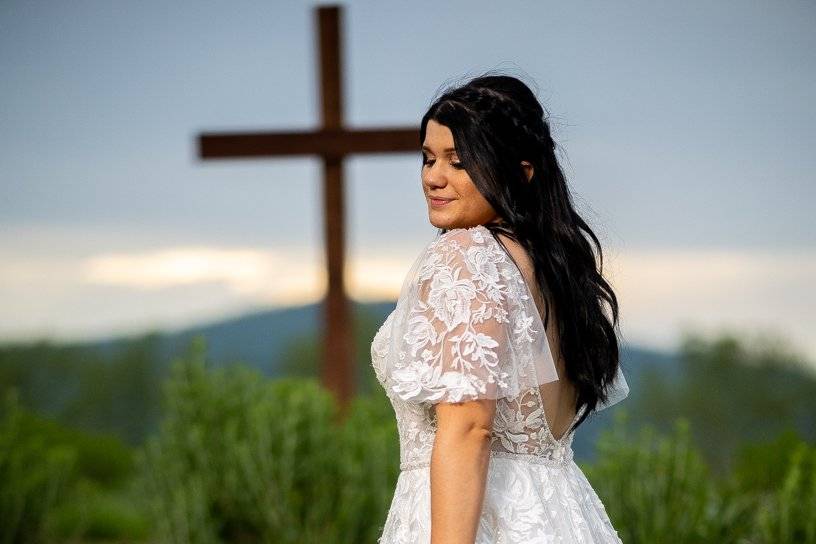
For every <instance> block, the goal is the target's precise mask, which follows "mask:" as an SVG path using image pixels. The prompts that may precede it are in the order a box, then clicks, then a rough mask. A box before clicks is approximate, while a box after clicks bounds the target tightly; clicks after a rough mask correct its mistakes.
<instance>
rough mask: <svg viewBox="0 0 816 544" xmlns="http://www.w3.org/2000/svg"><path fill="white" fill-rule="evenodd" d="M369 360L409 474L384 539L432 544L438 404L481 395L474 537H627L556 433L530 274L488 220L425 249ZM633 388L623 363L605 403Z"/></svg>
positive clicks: (550, 364) (551, 375)
mask: <svg viewBox="0 0 816 544" xmlns="http://www.w3.org/2000/svg"><path fill="white" fill-rule="evenodd" d="M371 361H372V366H373V367H374V371H375V374H376V376H377V380H378V381H379V382H380V384H381V385H382V386H383V388H384V390H385V392H386V394H387V396H388V398H389V400H390V401H391V404H392V406H393V407H394V412H395V416H396V419H397V426H398V431H399V440H400V469H401V473H400V476H399V479H398V481H397V488H396V490H395V493H394V498H393V500H392V504H391V509H390V511H389V514H388V517H387V520H386V522H385V525H384V527H383V532H382V535H381V538H380V540H379V542H380V543H382V544H386V543H392V542H406V543H408V542H410V543H412V544H417V543H425V542H429V540H430V494H429V490H430V480H429V470H428V469H429V466H430V456H431V450H432V448H433V443H434V436H435V434H436V428H437V427H436V411H435V410H434V404H436V403H438V402H460V401H467V400H474V399H495V400H496V415H495V418H494V423H493V429H492V433H491V443H490V455H491V461H490V466H489V469H488V482H487V484H488V485H487V493H486V496H485V502H484V507H483V511H482V517H481V519H480V528H479V537H478V538H477V542H505V543H515V542H619V539H618V538H617V534H616V533H615V531H614V529H613V528H612V525H611V523H610V522H609V519H608V518H607V516H606V512H605V510H604V508H603V505H602V504H601V501H600V500H599V499H598V497H597V495H595V492H594V490H593V489H592V488H591V486H590V485H589V482H587V480H586V478H585V477H584V475H583V473H582V472H581V471H580V469H579V468H578V466H577V465H576V464H575V463H574V461H573V451H572V446H571V444H572V436H573V434H572V432H571V431H570V432H568V433H566V434H565V435H564V436H562V437H561V438H559V439H556V438H555V437H554V436H553V434H552V432H551V431H550V429H549V426H548V424H547V418H546V417H545V414H544V408H543V406H544V403H543V400H542V397H541V390H540V388H539V386H540V385H541V384H544V383H548V382H552V381H555V380H557V379H558V373H557V370H556V367H555V364H554V361H553V358H552V354H551V352H550V348H549V344H548V340H547V335H546V331H545V330H544V327H543V323H542V321H541V317H540V315H539V314H538V311H537V308H536V306H535V303H534V301H533V298H532V295H531V292H530V290H529V289H528V288H527V285H526V283H525V280H524V278H523V276H522V275H521V272H520V271H519V269H518V268H517V267H516V265H515V263H513V261H512V260H511V258H510V256H509V255H508V254H507V252H506V250H505V249H504V248H503V247H502V246H501V245H500V244H499V242H498V241H497V240H496V239H495V238H494V236H493V234H492V233H491V232H490V231H489V229H488V228H487V227H485V226H482V225H478V226H475V227H471V228H467V229H453V230H450V231H448V232H446V233H444V234H442V235H439V236H437V237H436V238H435V239H434V240H433V241H432V242H431V243H430V244H429V245H428V246H427V247H426V248H425V249H424V250H423V252H421V254H420V255H419V257H418V258H417V260H416V261H415V262H414V264H413V266H412V267H411V269H410V271H409V272H408V274H407V276H406V279H405V282H404V284H403V286H402V291H401V293H400V297H399V300H398V302H397V307H396V308H395V309H394V311H393V312H391V314H389V315H388V317H387V318H386V319H385V321H384V322H383V324H382V325H381V326H380V328H379V330H378V331H377V334H376V335H375V337H374V339H373V341H372V344H371ZM627 394H628V386H627V384H626V381H625V379H624V378H623V374H622V373H621V372H620V370H619V372H618V376H617V378H616V380H615V382H614V383H613V384H612V386H611V388H610V395H609V399H608V400H607V402H606V403H605V404H604V405H600V406H599V407H598V408H597V409H596V410H600V409H604V408H606V407H608V406H611V405H612V404H615V403H616V402H619V401H620V400H622V399H623V398H625V397H626V396H627ZM580 415H581V411H579V412H578V413H577V414H575V418H574V419H573V422H574V421H576V420H577V419H578V418H579V417H580Z"/></svg>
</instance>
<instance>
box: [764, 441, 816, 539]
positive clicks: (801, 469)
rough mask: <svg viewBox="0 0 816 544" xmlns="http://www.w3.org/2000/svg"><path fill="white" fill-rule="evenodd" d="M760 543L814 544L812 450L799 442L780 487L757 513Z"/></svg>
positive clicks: (815, 454) (815, 466) (815, 458)
mask: <svg viewBox="0 0 816 544" xmlns="http://www.w3.org/2000/svg"><path fill="white" fill-rule="evenodd" d="M757 533H758V534H759V535H760V537H761V541H762V542H764V543H768V544H771V543H774V544H788V543H790V544H793V543H796V544H813V543H816V448H814V447H811V446H808V445H807V444H805V443H800V444H798V445H797V446H796V448H795V449H794V450H793V452H792V454H791V455H790V462H789V464H788V465H787V472H786V474H785V478H784V481H783V483H782V485H781V486H780V487H779V488H777V489H775V490H774V491H773V492H771V493H770V494H768V495H767V496H766V497H765V503H764V504H763V508H760V509H759V510H758V511H757Z"/></svg>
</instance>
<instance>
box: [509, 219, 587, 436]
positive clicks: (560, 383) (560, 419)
mask: <svg viewBox="0 0 816 544" xmlns="http://www.w3.org/2000/svg"><path fill="white" fill-rule="evenodd" d="M496 237H497V238H498V239H499V241H500V242H501V243H502V244H503V245H504V247H505V249H506V250H507V252H508V253H509V254H510V256H511V257H512V260H513V261H514V262H515V264H516V266H517V267H518V269H519V272H520V273H521V275H522V277H523V279H524V282H525V284H526V285H527V289H528V290H529V291H530V294H531V295H532V297H533V301H534V302H535V306H536V309H537V310H538V314H539V317H540V320H541V323H542V325H543V323H544V296H543V294H542V293H541V289H540V288H539V286H538V282H537V281H535V272H534V270H535V269H534V265H533V261H532V259H530V256H529V254H528V253H527V251H526V250H525V249H524V247H522V246H521V244H519V243H518V242H516V241H515V240H513V239H512V238H510V237H509V236H506V235H504V234H501V233H498V234H496ZM549 311H550V319H549V323H548V326H547V327H546V332H547V340H548V343H549V346H550V353H552V357H553V361H554V363H555V368H556V369H557V371H558V376H559V379H558V380H557V381H555V382H549V383H545V384H541V385H540V386H539V388H540V391H541V398H542V401H543V404H544V406H543V408H544V413H545V416H546V418H547V423H548V426H549V428H550V430H551V431H552V434H553V436H554V437H556V438H561V437H562V436H563V435H564V433H566V432H567V430H568V429H569V427H570V425H571V424H572V421H573V420H574V418H575V413H576V411H575V401H576V396H577V393H576V389H575V385H574V384H572V382H570V381H569V379H567V372H566V363H565V362H564V358H563V357H562V355H561V350H560V349H559V346H560V345H561V344H560V341H559V338H558V327H556V324H557V323H558V313H557V311H556V308H555V306H554V305H553V303H552V301H550V307H549Z"/></svg>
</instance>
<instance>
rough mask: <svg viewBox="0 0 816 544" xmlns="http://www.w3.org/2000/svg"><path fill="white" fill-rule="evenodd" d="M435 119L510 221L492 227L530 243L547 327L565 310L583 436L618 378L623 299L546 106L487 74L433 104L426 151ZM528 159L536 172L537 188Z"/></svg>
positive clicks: (566, 349) (565, 343)
mask: <svg viewBox="0 0 816 544" xmlns="http://www.w3.org/2000/svg"><path fill="white" fill-rule="evenodd" d="M430 119H433V120H435V121H436V122H438V123H440V124H442V125H445V126H446V127H448V128H449V129H450V131H451V133H452V134H453V140H454V145H455V147H456V152H457V155H458V158H459V160H460V161H461V162H462V164H463V166H464V168H465V170H466V171H467V173H468V174H469V175H470V178H471V179H472V180H473V183H474V185H475V186H476V188H477V189H478V190H479V192H480V193H481V194H482V195H483V196H484V198H485V199H486V200H487V201H488V202H489V203H490V204H491V206H493V209H494V210H495V211H496V213H497V214H498V215H499V216H500V219H501V221H500V222H499V223H487V224H486V225H485V226H486V227H487V228H488V229H490V230H491V232H492V233H494V236H495V233H496V232H501V233H502V234H505V235H506V236H508V237H509V238H511V239H513V240H515V241H516V242H518V243H519V244H521V245H522V247H524V248H525V249H526V250H527V252H528V253H529V255H530V257H531V258H532V261H533V263H534V267H535V277H536V282H537V283H538V285H539V288H540V290H541V292H542V293H543V294H544V295H545V296H544V298H545V316H544V326H545V327H547V325H548V323H549V320H550V304H551V303H552V304H554V305H555V308H556V309H557V313H558V323H557V326H558V331H559V335H558V336H559V339H560V351H561V353H562V355H563V357H564V361H565V366H566V372H567V375H568V377H569V379H570V381H571V382H572V383H573V384H574V385H575V387H576V389H577V399H576V406H575V408H576V412H577V411H578V410H580V408H581V406H583V405H586V407H587V408H586V409H585V410H584V413H583V414H582V416H581V418H580V419H578V420H577V421H576V422H575V425H574V427H573V429H575V428H577V427H578V426H579V425H580V424H581V423H583V422H584V420H585V419H586V418H587V417H588V416H589V415H590V413H592V412H593V411H594V409H595V408H596V406H597V405H598V403H599V402H606V400H607V387H608V386H609V384H611V382H612V380H613V379H614V377H615V374H616V372H617V369H618V365H619V346H618V338H617V334H616V328H617V329H618V332H619V323H618V300H617V297H616V296H615V293H614V291H613V290H612V287H611V286H610V285H609V283H608V282H607V281H606V280H605V279H604V277H603V252H602V250H601V244H600V242H599V241H598V238H597V236H595V234H594V233H593V232H592V229H590V227H589V225H587V223H586V222H585V221H584V220H583V219H582V218H581V216H580V215H578V213H577V212H576V211H575V208H574V206H573V202H572V196H571V194H570V190H569V188H568V186H567V181H566V178H565V176H564V174H563V172H562V170H561V167H560V166H559V164H558V160H557V159H556V155H555V149H556V144H555V141H554V140H553V138H552V136H551V135H550V126H549V123H548V119H547V118H545V111H544V108H542V106H541V104H540V103H539V101H538V99H537V98H536V96H535V94H534V93H533V91H532V90H531V89H530V88H529V87H528V86H527V85H526V84H525V83H523V82H522V81H521V80H519V79H518V78H516V77H513V76H509V75H501V74H500V75H493V74H490V73H487V74H483V75H481V76H479V77H476V78H474V79H471V80H470V81H468V82H467V83H465V84H464V85H459V86H455V87H453V88H449V89H447V90H445V91H444V92H443V93H442V94H441V95H440V96H439V97H438V98H437V99H436V100H434V101H433V103H432V104H431V106H430V107H429V109H428V111H427V113H425V115H424V116H423V117H422V124H421V125H420V131H419V140H420V146H421V145H422V143H423V142H424V141H425V132H426V127H427V124H428V121H429V120H430ZM521 161H528V162H530V164H532V165H533V176H532V178H531V179H530V181H529V182H528V180H527V175H526V173H525V171H524V170H523V168H522V166H521ZM446 231H447V229H444V228H442V229H440V230H439V233H440V234H442V233H444V232H446ZM587 237H588V238H587ZM496 240H499V238H498V237H496ZM590 240H591V241H592V244H590ZM499 242H500V243H501V241H500V240H499ZM593 245H594V247H595V249H596V250H597V261H596V255H595V253H594V252H593ZM505 249H506V248H505ZM508 255H509V252H508ZM511 258H512V256H511ZM604 304H608V306H609V309H610V310H611V316H608V315H607V314H606V313H605V307H604ZM568 432H569V431H568Z"/></svg>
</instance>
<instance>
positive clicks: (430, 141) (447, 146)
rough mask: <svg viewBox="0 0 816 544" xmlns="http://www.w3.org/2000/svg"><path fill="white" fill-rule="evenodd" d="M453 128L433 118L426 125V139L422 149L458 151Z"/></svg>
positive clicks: (442, 151) (446, 151) (447, 151)
mask: <svg viewBox="0 0 816 544" xmlns="http://www.w3.org/2000/svg"><path fill="white" fill-rule="evenodd" d="M455 148H456V146H455V145H454V142H453V133H452V132H451V130H450V129H449V128H448V127H446V126H445V125H442V124H440V123H437V122H436V121H434V120H433V119H430V120H429V121H428V124H427V125H426V126H425V141H423V142H422V149H423V150H426V151H430V152H432V153H452V152H455V151H456V149H455Z"/></svg>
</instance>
